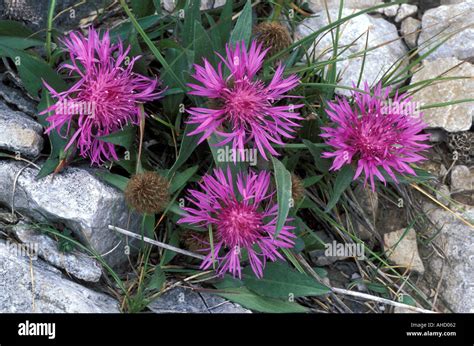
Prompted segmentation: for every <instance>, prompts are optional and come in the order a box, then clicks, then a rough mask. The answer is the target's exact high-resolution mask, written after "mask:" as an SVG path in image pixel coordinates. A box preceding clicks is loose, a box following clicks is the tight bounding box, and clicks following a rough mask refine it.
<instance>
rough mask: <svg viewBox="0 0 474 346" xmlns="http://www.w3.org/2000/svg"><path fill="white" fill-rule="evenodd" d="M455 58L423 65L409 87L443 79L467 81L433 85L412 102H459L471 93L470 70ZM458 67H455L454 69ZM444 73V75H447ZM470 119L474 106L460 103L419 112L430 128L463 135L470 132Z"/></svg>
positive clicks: (472, 70)
mask: <svg viewBox="0 0 474 346" xmlns="http://www.w3.org/2000/svg"><path fill="white" fill-rule="evenodd" d="M461 63H462V61H460V60H458V59H456V58H453V57H451V58H441V59H436V60H434V61H426V60H425V61H423V65H422V68H421V69H420V70H419V71H417V72H416V73H415V74H414V75H413V78H412V80H411V83H412V84H414V83H417V82H420V81H423V80H427V79H432V78H436V77H438V76H440V75H443V77H460V76H463V77H471V78H470V79H468V78H466V79H454V80H445V81H443V82H442V83H433V84H431V85H429V86H427V87H426V88H423V89H422V90H420V91H419V92H417V93H415V94H414V95H413V100H412V101H413V102H419V103H420V104H424V105H429V104H436V103H443V102H448V101H454V100H462V99H465V98H467V97H468V96H467V95H470V94H472V90H474V79H473V77H474V66H473V65H472V64H470V63H468V62H464V63H462V64H461ZM458 64H461V65H460V66H458V67H455V66H456V65H458ZM448 70H449V72H447V73H446V71H448ZM473 117H474V104H473V103H472V102H464V103H457V104H452V105H449V106H445V107H437V108H429V109H425V110H424V111H423V118H424V120H425V122H426V123H427V124H428V127H430V128H436V127H439V128H442V129H444V130H446V131H448V132H459V131H466V130H469V129H470V128H471V125H472V118H473Z"/></svg>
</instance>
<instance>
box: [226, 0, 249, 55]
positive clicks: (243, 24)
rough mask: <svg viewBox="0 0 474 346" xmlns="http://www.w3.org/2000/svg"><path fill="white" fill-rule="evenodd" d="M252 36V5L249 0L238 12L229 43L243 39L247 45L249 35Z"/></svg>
mask: <svg viewBox="0 0 474 346" xmlns="http://www.w3.org/2000/svg"><path fill="white" fill-rule="evenodd" d="M251 36H252V5H251V3H250V0H247V3H246V4H245V6H244V9H243V10H242V13H241V14H240V17H239V19H237V23H236V24H235V27H234V30H232V33H231V35H230V43H232V44H236V43H237V42H239V41H242V40H243V41H244V42H245V44H246V45H247V46H248V44H249V42H250V37H251Z"/></svg>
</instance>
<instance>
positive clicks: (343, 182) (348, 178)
mask: <svg viewBox="0 0 474 346" xmlns="http://www.w3.org/2000/svg"><path fill="white" fill-rule="evenodd" d="M353 178H354V168H353V167H352V166H350V165H346V166H344V167H342V168H341V170H340V171H338V172H337V176H336V181H335V182H334V188H333V190H332V193H331V198H330V199H329V202H328V204H327V206H326V209H325V211H326V212H328V211H330V210H331V209H332V208H333V207H334V206H335V205H336V203H337V202H338V201H339V198H341V195H342V193H343V192H344V191H345V190H346V189H347V188H348V187H349V185H351V182H352V179H353Z"/></svg>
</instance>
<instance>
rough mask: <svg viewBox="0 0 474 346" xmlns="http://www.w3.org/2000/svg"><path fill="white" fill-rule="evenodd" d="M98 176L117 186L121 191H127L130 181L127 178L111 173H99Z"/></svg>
mask: <svg viewBox="0 0 474 346" xmlns="http://www.w3.org/2000/svg"><path fill="white" fill-rule="evenodd" d="M96 174H97V176H98V177H99V178H101V179H102V180H104V181H106V182H107V183H109V184H110V185H112V186H115V187H116V188H118V189H120V190H121V191H125V188H126V187H127V184H128V180H129V179H128V178H127V177H124V176H122V175H119V174H114V173H110V172H109V171H106V172H105V171H104V172H97V173H96Z"/></svg>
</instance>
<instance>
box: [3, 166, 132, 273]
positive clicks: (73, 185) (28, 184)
mask: <svg viewBox="0 0 474 346" xmlns="http://www.w3.org/2000/svg"><path fill="white" fill-rule="evenodd" d="M39 164H41V163H39ZM21 169H23V171H22V172H21V174H20V175H19V177H18V180H17V183H16V190H15V195H14V208H15V210H17V211H18V212H20V213H22V214H24V215H26V216H29V217H31V218H32V219H35V220H38V221H43V222H44V221H47V222H50V223H60V224H63V225H64V226H65V227H67V228H69V229H70V230H71V231H72V232H73V233H74V234H75V235H76V236H77V237H78V239H80V240H81V241H82V242H83V243H84V244H86V245H88V246H90V247H91V248H92V249H94V250H95V251H97V252H98V253H99V254H101V255H104V259H105V260H106V261H107V262H108V263H109V264H110V265H112V266H119V265H120V264H121V263H124V262H126V261H127V256H126V251H125V250H126V248H125V246H126V245H127V242H126V241H125V240H124V239H122V238H121V237H119V236H118V235H117V233H115V232H113V231H110V230H109V229H108V226H109V225H114V226H117V227H121V228H126V229H129V230H131V231H137V230H139V217H138V215H136V214H134V213H133V214H130V212H129V210H128V208H127V206H126V204H125V200H124V197H123V193H122V192H121V191H118V190H117V189H115V188H113V187H111V186H110V185H107V184H106V183H104V182H103V181H101V180H100V179H99V178H98V177H97V176H96V175H94V174H93V171H91V170H88V169H83V168H78V167H69V168H67V169H66V170H64V171H63V172H61V173H59V174H56V175H54V176H51V175H50V176H47V177H45V178H43V179H39V180H36V175H37V174H38V170H37V169H36V168H34V167H32V166H29V167H27V168H25V163H23V162H16V161H0V181H1V182H2V184H0V203H4V204H6V205H9V206H10V207H11V204H12V191H13V190H12V189H13V182H14V179H15V176H16V174H17V173H18V172H19V171H20V170H21ZM129 216H130V221H129ZM127 225H129V227H127ZM129 245H130V244H129ZM130 250H131V251H132V250H133V246H131V249H130Z"/></svg>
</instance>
